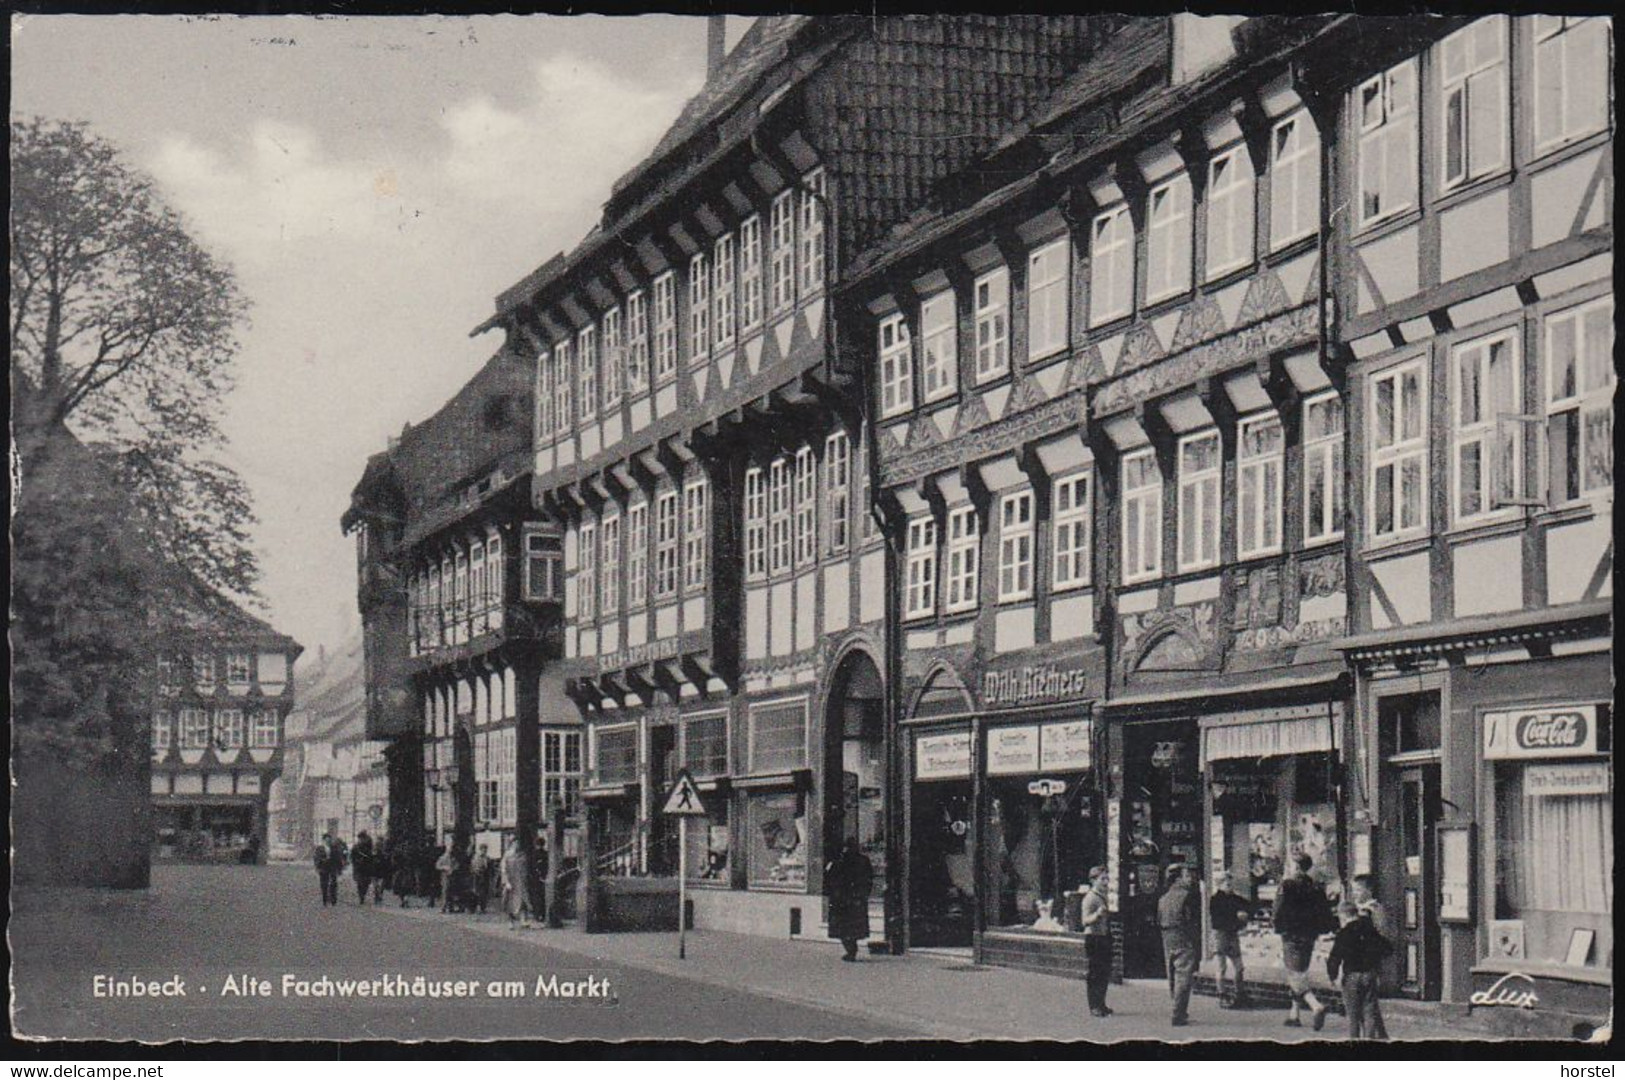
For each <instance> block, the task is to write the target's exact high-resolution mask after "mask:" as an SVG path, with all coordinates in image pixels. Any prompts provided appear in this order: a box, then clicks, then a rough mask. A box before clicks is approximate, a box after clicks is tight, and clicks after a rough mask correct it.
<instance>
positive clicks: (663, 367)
mask: <svg viewBox="0 0 1625 1080" xmlns="http://www.w3.org/2000/svg"><path fill="white" fill-rule="evenodd" d="M654 291H655V305H654V306H655V312H654V315H655V326H654V335H655V340H654V373H655V382H656V383H663V382H665V381H666V380H667V379H670V378H671V377H672V376H673V375H675V374H677V275H676V273H674V272H673V271H670V270H668V271H666V272H665V273H664V274H661V275H660V276H659V277H657V278H655V283H654Z"/></svg>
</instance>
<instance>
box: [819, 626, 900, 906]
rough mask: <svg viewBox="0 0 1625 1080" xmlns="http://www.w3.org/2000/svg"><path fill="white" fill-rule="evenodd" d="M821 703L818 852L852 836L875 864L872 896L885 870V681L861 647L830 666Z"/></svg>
mask: <svg viewBox="0 0 1625 1080" xmlns="http://www.w3.org/2000/svg"><path fill="white" fill-rule="evenodd" d="M829 686H830V690H829V696H828V697H827V698H826V699H825V706H824V778H825V779H824V806H823V811H824V812H823V836H822V841H823V856H824V858H825V860H828V859H832V858H834V857H835V855H836V854H837V853H839V851H840V849H841V845H842V843H844V842H845V841H846V840H849V839H851V840H856V841H857V842H858V845H859V847H860V849H861V850H862V851H863V853H864V854H865V855H867V856H868V857H869V859H870V861H871V862H873V863H874V867H875V889H876V895H879V891H880V890H881V889H882V888H883V886H884V883H885V880H886V873H885V860H886V833H887V829H888V822H887V820H886V710H885V696H886V684H885V681H884V680H883V679H882V678H881V675H880V667H879V665H878V664H876V663H875V659H874V656H873V655H872V654H871V653H870V652H869V651H868V649H866V648H863V647H857V648H854V649H852V650H851V651H850V652H848V653H847V654H846V655H845V656H843V657H842V658H841V660H840V663H839V664H838V665H837V666H836V668H835V674H834V676H833V677H832V678H831V680H830V684H829Z"/></svg>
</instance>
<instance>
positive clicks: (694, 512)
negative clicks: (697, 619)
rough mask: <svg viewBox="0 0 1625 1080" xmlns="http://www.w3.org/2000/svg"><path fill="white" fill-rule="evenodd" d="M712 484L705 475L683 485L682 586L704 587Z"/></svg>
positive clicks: (691, 587) (689, 587)
mask: <svg viewBox="0 0 1625 1080" xmlns="http://www.w3.org/2000/svg"><path fill="white" fill-rule="evenodd" d="M710 490H711V489H710V485H709V484H707V483H706V480H705V478H704V477H703V476H702V477H700V478H698V479H695V480H690V481H689V482H688V484H687V485H686V486H684V488H683V587H684V588H687V589H702V588H704V587H705V543H706V536H707V534H708V532H709V530H708V528H707V526H708V525H709V524H710V513H709V506H708V504H709V501H710Z"/></svg>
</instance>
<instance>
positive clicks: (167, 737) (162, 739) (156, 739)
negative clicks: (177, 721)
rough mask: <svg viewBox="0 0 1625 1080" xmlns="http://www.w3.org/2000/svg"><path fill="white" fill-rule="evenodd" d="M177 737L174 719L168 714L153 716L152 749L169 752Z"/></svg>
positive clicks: (154, 714)
mask: <svg viewBox="0 0 1625 1080" xmlns="http://www.w3.org/2000/svg"><path fill="white" fill-rule="evenodd" d="M174 736H175V729H174V719H173V718H172V717H171V716H170V715H169V714H168V713H167V712H157V713H153V714H152V748H153V749H154V750H168V749H169V744H170V742H171V740H172V739H173V738H174Z"/></svg>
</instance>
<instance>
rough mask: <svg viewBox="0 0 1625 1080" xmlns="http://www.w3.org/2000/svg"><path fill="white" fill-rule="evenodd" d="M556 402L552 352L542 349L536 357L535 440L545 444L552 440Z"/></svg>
mask: <svg viewBox="0 0 1625 1080" xmlns="http://www.w3.org/2000/svg"><path fill="white" fill-rule="evenodd" d="M557 409H558V402H557V401H555V400H554V398H553V354H552V352H550V351H543V352H542V353H541V354H540V355H538V356H537V357H536V442H537V444H538V445H542V446H546V445H547V444H549V443H551V442H552V441H553V428H554V420H553V418H554V416H555V415H556V411H557Z"/></svg>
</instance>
